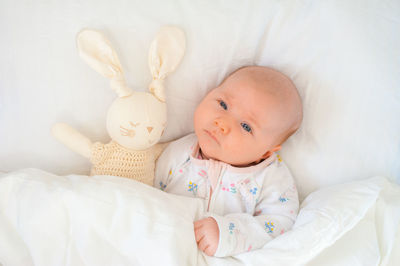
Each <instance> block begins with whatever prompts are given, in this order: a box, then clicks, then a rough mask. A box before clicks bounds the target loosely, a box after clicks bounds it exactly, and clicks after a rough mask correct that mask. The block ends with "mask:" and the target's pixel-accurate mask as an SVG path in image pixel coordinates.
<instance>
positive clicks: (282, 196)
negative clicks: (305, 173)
mask: <svg viewBox="0 0 400 266" xmlns="http://www.w3.org/2000/svg"><path fill="white" fill-rule="evenodd" d="M266 179H267V180H266V182H265V183H264V185H263V189H262V191H261V193H260V194H259V196H258V197H257V199H258V203H257V204H256V208H255V213H254V216H253V215H250V214H248V213H233V214H228V215H225V216H219V215H215V214H210V217H212V218H214V219H215V221H216V222H217V225H218V228H219V238H220V239H219V241H218V247H217V249H216V252H215V253H214V256H217V257H225V256H230V255H235V254H239V253H242V252H246V251H250V250H253V249H258V248H262V247H263V246H264V245H265V244H266V243H267V242H268V241H270V240H272V239H273V238H275V237H276V236H279V235H280V234H283V233H284V232H286V231H287V230H290V229H291V228H292V226H293V224H294V222H295V219H296V216H297V212H298V209H299V201H298V195H297V190H296V188H295V187H294V182H293V179H292V177H291V176H279V177H277V178H274V180H272V179H269V178H266ZM210 217H209V218H210Z"/></svg>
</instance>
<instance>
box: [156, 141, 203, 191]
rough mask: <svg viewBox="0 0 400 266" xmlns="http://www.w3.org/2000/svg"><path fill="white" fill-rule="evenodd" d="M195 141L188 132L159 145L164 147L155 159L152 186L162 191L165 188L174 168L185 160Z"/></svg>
mask: <svg viewBox="0 0 400 266" xmlns="http://www.w3.org/2000/svg"><path fill="white" fill-rule="evenodd" d="M195 141H196V139H195V137H194V135H193V134H190V135H187V136H185V137H182V138H180V139H178V140H175V141H172V142H167V143H163V144H162V145H163V146H160V147H161V148H165V149H164V150H163V151H162V153H161V155H160V156H159V157H158V159H157V161H156V169H155V174H154V183H153V187H155V188H158V189H161V190H163V191H164V190H165V189H166V188H167V186H168V185H169V184H170V182H171V179H172V178H173V173H174V169H175V168H176V167H177V165H180V164H181V163H182V162H184V161H185V158H187V156H188V154H189V153H190V147H191V146H193V143H194V142H195ZM165 146H166V147H165ZM160 152H161V151H160Z"/></svg>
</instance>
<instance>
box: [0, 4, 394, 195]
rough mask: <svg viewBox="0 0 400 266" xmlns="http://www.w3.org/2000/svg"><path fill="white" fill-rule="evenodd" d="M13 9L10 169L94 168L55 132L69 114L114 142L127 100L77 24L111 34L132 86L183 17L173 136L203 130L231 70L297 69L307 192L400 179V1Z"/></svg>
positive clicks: (297, 146) (3, 162) (297, 144)
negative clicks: (99, 68) (199, 110)
mask: <svg viewBox="0 0 400 266" xmlns="http://www.w3.org/2000/svg"><path fill="white" fill-rule="evenodd" d="M0 10H2V15H1V16H0V30H1V32H2V39H3V40H4V41H3V42H0V62H1V63H0V73H1V77H0V147H1V149H0V170H3V171H11V170H16V169H20V168H25V167H36V168H41V169H44V170H47V171H51V172H54V173H56V174H68V173H79V174H87V173H88V172H89V168H90V164H89V162H88V161H87V160H86V159H84V158H82V157H80V156H79V155H77V154H74V153H73V152H71V151H69V150H68V149H67V148H65V147H64V146H63V145H62V144H60V143H58V142H57V141H56V140H54V139H53V138H52V137H51V135H50V127H51V125H52V124H53V123H55V122H60V121H61V122H67V123H69V124H71V125H72V126H74V127H75V128H77V129H78V130H80V131H81V132H82V133H84V134H85V135H87V136H88V137H90V138H91V139H92V140H93V141H95V140H96V141H98V140H100V141H103V142H108V141H109V138H108V136H107V133H106V130H105V116H106V111H107V108H108V106H109V104H110V103H111V102H112V101H113V99H114V97H115V95H114V93H113V92H112V91H111V90H110V87H109V82H108V80H107V79H105V78H103V77H101V76H100V75H99V74H98V73H96V72H95V71H93V70H92V69H91V68H90V67H89V66H87V65H86V64H85V63H84V62H83V61H82V60H81V59H80V58H79V57H78V54H77V51H76V47H75V35H76V33H77V32H79V31H80V30H81V29H82V28H84V27H90V28H95V29H98V30H101V31H103V32H104V33H105V35H106V36H107V37H108V38H109V39H110V40H111V42H112V43H113V45H114V47H115V49H116V50H117V52H118V54H119V57H120V59H121V64H122V65H123V67H124V68H125V74H126V79H127V82H128V85H130V86H131V87H133V88H135V89H138V90H144V89H146V88H147V86H148V84H149V82H150V79H151V78H150V73H149V70H148V67H147V52H148V49H149V44H150V41H151V40H152V38H153V37H154V34H155V33H156V32H157V30H158V29H159V27H160V26H162V25H165V24H173V25H177V26H180V27H182V28H183V30H184V31H185V32H186V35H187V36H186V37H187V53H186V55H185V57H184V59H183V61H182V64H181V66H180V67H179V68H178V69H177V71H176V72H175V73H174V74H172V75H171V76H170V77H169V78H168V80H167V82H166V87H167V104H168V107H169V113H168V126H167V130H166V135H165V137H164V139H163V140H170V139H174V138H177V137H180V136H182V135H185V134H187V133H189V132H191V131H192V130H193V125H192V115H193V111H194V109H195V107H196V105H197V104H198V102H199V101H200V100H201V98H202V97H203V96H204V95H205V94H206V92H207V91H208V90H210V89H211V88H213V87H215V86H216V85H217V84H218V83H219V82H220V81H221V80H222V79H223V78H224V77H225V76H226V75H228V74H229V73H230V72H231V71H233V70H234V69H236V68H237V67H240V66H243V65H252V64H259V65H266V66H271V67H274V68H276V69H278V70H280V71H282V72H283V73H285V74H286V75H288V76H289V77H290V78H292V79H293V81H294V82H295V84H296V85H297V87H298V89H299V91H300V94H301V96H302V98H303V103H304V123H303V126H302V128H301V129H300V131H299V132H298V133H297V134H296V135H295V136H293V137H292V138H290V139H289V140H288V142H287V143H286V144H285V145H284V148H283V150H282V152H281V155H282V157H283V159H284V160H285V161H286V163H287V164H288V165H289V167H290V169H291V170H292V172H293V174H294V176H295V178H296V180H297V182H298V186H299V191H300V195H301V197H302V198H304V196H305V195H307V194H308V193H309V192H311V191H313V190H315V189H317V188H319V187H323V186H326V185H329V184H334V183H342V182H345V181H350V180H355V179H363V178H367V177H369V176H373V175H377V174H380V175H384V176H388V177H389V178H391V179H395V178H397V179H398V180H399V179H400V162H399V160H398V158H399V157H400V152H399V147H400V134H399V132H400V123H399V120H398V117H399V116H400V96H399V95H400V88H399V84H400V75H399V74H398V69H400V61H399V60H398V59H399V55H400V49H399V48H398V47H400V35H399V34H397V32H398V28H399V26H400V21H399V20H398V19H397V18H398V17H399V16H400V3H399V1H396V0H389V1H386V2H385V4H382V3H379V2H377V1H373V0H366V1H362V2H360V1H355V0H354V1H346V2H343V1H334V0H327V1H295V2H293V1H273V0H268V1H261V0H260V1H239V0H235V1H230V2H229V4H227V3H223V2H215V1H214V2H204V1H203V2H195V1H190V2H182V1H178V0H171V1H156V0H154V1H145V2H143V1H141V2H138V3H135V2H134V1H130V2H126V1H122V0H116V1H114V2H113V3H110V2H109V1H94V0H93V1H87V2H85V4H83V3H81V2H80V1H78V0H72V1H67V2H59V3H50V2H46V3H44V2H43V3H40V4H29V3H25V2H15V1H11V0H6V1H2V2H0ZM58 10H62V13H60V12H58ZM21 21H24V23H21Z"/></svg>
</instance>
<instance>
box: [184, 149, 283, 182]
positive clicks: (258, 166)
mask: <svg viewBox="0 0 400 266" xmlns="http://www.w3.org/2000/svg"><path fill="white" fill-rule="evenodd" d="M192 147H193V148H192V151H191V154H190V160H191V161H192V162H193V163H195V164H197V165H199V166H204V167H207V168H209V166H210V165H215V164H219V165H220V166H221V167H222V168H225V169H226V170H227V171H229V172H233V173H240V174H247V173H255V172H258V171H260V170H262V169H265V168H266V167H268V166H269V165H270V164H272V163H273V162H274V161H275V160H276V154H275V153H272V154H271V156H269V157H268V158H267V159H265V160H263V161H262V162H260V163H258V164H256V165H251V166H247V167H236V166H232V165H230V164H227V163H225V162H221V161H216V160H213V159H201V157H199V156H198V154H199V150H200V146H199V142H198V141H197V142H196V144H195V145H193V146H192Z"/></svg>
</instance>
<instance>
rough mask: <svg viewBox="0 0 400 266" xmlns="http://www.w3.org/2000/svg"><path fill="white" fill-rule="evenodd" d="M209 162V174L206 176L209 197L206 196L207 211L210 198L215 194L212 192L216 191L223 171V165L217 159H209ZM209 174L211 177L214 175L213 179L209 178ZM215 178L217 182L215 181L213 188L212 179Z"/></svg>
mask: <svg viewBox="0 0 400 266" xmlns="http://www.w3.org/2000/svg"><path fill="white" fill-rule="evenodd" d="M210 164H211V165H210V171H209V173H210V175H209V177H208V178H209V187H210V192H209V198H208V205H207V212H208V211H210V205H211V200H212V198H213V196H214V194H215V193H213V192H215V191H218V188H219V183H220V182H221V178H222V173H223V170H224V169H225V167H224V165H223V164H221V163H220V162H217V161H214V160H210ZM210 176H211V177H213V176H214V179H210ZM215 179H216V180H217V182H216V184H215V188H214V190H213V187H212V181H213V180H215Z"/></svg>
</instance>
